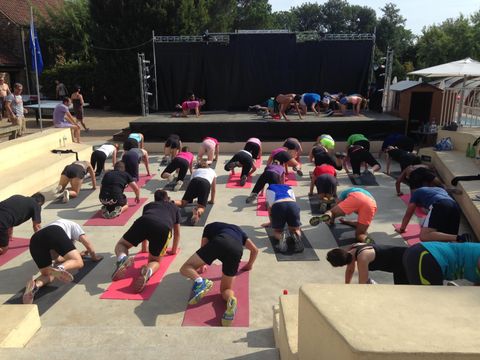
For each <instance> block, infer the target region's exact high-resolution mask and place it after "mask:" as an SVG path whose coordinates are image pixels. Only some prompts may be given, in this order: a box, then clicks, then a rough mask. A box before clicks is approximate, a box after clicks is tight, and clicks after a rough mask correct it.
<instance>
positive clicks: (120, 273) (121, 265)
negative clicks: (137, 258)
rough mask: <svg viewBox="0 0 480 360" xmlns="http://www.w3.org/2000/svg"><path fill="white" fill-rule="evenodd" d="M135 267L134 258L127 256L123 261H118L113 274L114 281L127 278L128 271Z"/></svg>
mask: <svg viewBox="0 0 480 360" xmlns="http://www.w3.org/2000/svg"><path fill="white" fill-rule="evenodd" d="M132 265H133V257H131V256H125V257H124V258H123V259H122V260H120V261H117V268H116V269H115V271H114V272H113V274H112V280H113V281H115V280H118V279H121V278H123V277H124V276H125V272H126V271H127V269H128V268H129V267H130V266H132Z"/></svg>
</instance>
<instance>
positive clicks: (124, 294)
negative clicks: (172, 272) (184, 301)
mask: <svg viewBox="0 0 480 360" xmlns="http://www.w3.org/2000/svg"><path fill="white" fill-rule="evenodd" d="M168 250H170V249H168ZM179 251H180V250H179ZM177 255H178V252H177V254H175V255H165V256H163V257H162V260H161V261H160V268H159V269H158V270H157V272H156V273H155V274H153V275H152V277H151V278H150V280H148V283H147V285H145V288H144V289H143V291H142V292H141V293H139V294H137V293H134V292H133V290H132V288H131V285H132V283H133V281H134V280H135V278H136V277H137V276H138V275H140V269H141V267H142V266H143V265H146V264H147V263H148V254H147V253H138V254H136V255H135V263H134V264H133V266H132V267H130V268H129V269H127V272H126V274H125V277H124V278H123V279H120V280H117V281H114V282H112V283H111V284H110V286H109V287H108V289H107V290H105V292H104V293H103V294H102V295H101V296H100V299H113V300H148V299H150V297H151V296H152V295H153V292H154V291H155V289H156V288H157V285H158V284H159V283H160V281H162V279H163V276H164V275H165V273H166V272H167V270H168V267H169V266H170V264H171V263H172V262H173V260H175V258H176V257H177Z"/></svg>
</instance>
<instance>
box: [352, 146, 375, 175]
mask: <svg viewBox="0 0 480 360" xmlns="http://www.w3.org/2000/svg"><path fill="white" fill-rule="evenodd" d="M348 156H349V157H350V164H351V165H352V171H353V173H354V174H360V167H361V165H362V162H366V163H367V164H368V165H370V166H372V167H373V166H375V165H379V163H378V161H377V160H375V158H374V157H373V155H372V154H371V153H370V152H369V151H368V150H366V149H364V148H359V149H358V150H356V151H350V150H349V151H348Z"/></svg>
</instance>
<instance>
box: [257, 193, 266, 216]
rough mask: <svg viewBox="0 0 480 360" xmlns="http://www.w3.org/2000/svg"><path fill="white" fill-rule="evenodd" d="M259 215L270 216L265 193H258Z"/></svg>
mask: <svg viewBox="0 0 480 360" xmlns="http://www.w3.org/2000/svg"><path fill="white" fill-rule="evenodd" d="M257 216H268V209H267V199H266V198H265V194H261V195H258V197H257Z"/></svg>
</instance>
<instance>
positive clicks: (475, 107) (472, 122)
mask: <svg viewBox="0 0 480 360" xmlns="http://www.w3.org/2000/svg"><path fill="white" fill-rule="evenodd" d="M462 91H463V105H462V106H460V101H461V98H462ZM453 121H457V122H458V123H459V125H460V126H468V127H480V88H469V89H468V88H466V89H463V90H462V89H459V88H447V89H445V90H444V92H443V99H442V110H441V113H440V126H444V125H447V124H449V123H451V122H453Z"/></svg>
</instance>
